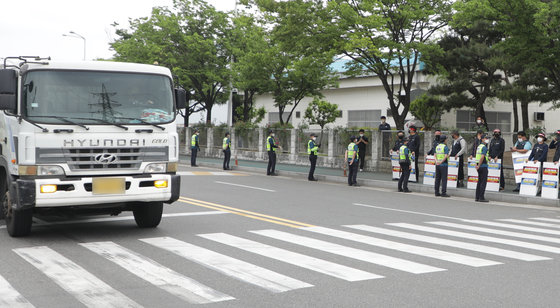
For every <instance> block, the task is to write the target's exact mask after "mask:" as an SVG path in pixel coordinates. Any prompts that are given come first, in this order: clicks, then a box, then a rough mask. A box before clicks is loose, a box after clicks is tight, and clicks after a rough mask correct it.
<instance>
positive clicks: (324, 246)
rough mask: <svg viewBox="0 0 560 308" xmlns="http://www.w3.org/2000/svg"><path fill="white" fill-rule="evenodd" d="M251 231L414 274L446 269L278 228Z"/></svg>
mask: <svg viewBox="0 0 560 308" xmlns="http://www.w3.org/2000/svg"><path fill="white" fill-rule="evenodd" d="M250 232H252V233H255V234H259V235H262V236H267V237H270V238H274V239H277V240H281V241H285V242H289V243H293V244H297V245H302V246H305V247H309V248H313V249H317V250H321V251H326V252H329V253H333V254H337V255H340V256H344V257H347V258H352V259H356V260H360V261H364V262H369V263H373V264H377V265H381V266H386V267H389V268H393V269H397V270H401V271H405V272H409V273H413V274H424V273H432V272H439V271H445V269H443V268H438V267H433V266H429V265H425V264H420V263H416V262H412V261H408V260H404V259H399V258H395V257H390V256H386V255H382V254H378V253H374V252H369V251H365V250H361V249H356V248H352V247H348V246H342V245H338V244H334V243H329V242H325V241H321V240H316V239H312V238H309V237H304V236H299V235H295V234H290V233H287V232H282V231H277V230H259V231H250Z"/></svg>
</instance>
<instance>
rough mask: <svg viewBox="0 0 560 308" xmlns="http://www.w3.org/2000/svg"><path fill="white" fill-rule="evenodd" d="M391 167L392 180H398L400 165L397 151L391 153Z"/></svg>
mask: <svg viewBox="0 0 560 308" xmlns="http://www.w3.org/2000/svg"><path fill="white" fill-rule="evenodd" d="M391 169H392V170H393V172H392V173H393V180H398V179H399V178H400V177H401V165H400V164H399V152H393V153H392V154H391Z"/></svg>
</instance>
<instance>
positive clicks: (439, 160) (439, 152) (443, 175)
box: [434, 135, 449, 197]
mask: <svg viewBox="0 0 560 308" xmlns="http://www.w3.org/2000/svg"><path fill="white" fill-rule="evenodd" d="M446 140H447V136H445V135H441V136H440V138H439V142H440V143H439V144H438V145H437V147H436V151H435V152H436V182H435V185H434V188H435V195H436V197H440V196H441V197H449V195H448V194H447V166H448V165H447V159H449V148H448V147H447V145H445V141H446ZM440 183H441V194H440V193H439V186H440Z"/></svg>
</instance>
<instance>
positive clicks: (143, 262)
mask: <svg viewBox="0 0 560 308" xmlns="http://www.w3.org/2000/svg"><path fill="white" fill-rule="evenodd" d="M497 220H498V221H503V220H499V219H497ZM463 222H464V223H462V224H457V223H450V222H444V221H436V222H424V223H423V224H428V225H437V226H442V227H448V228H455V229H463V230H468V231H469V232H473V233H467V232H459V231H454V230H451V229H440V228H433V227H428V226H425V225H420V224H409V223H390V224H387V225H389V226H391V227H393V228H404V229H409V230H413V231H415V232H418V233H411V232H402V231H398V230H394V229H387V228H380V227H375V226H369V225H347V226H343V227H345V228H350V229H353V230H357V231H363V232H369V233H370V234H371V233H375V234H383V235H386V236H392V237H397V238H402V239H404V240H406V241H419V242H425V243H429V244H430V245H442V246H449V247H454V248H459V249H463V250H466V251H472V252H477V253H483V254H488V255H494V256H499V257H500V258H501V259H500V260H502V259H504V258H510V259H516V260H522V261H540V260H550V259H551V258H549V257H547V256H539V255H534V254H529V253H525V252H518V251H513V250H507V249H502V248H496V247H492V246H487V245H480V244H475V243H471V242H472V241H482V242H491V243H496V244H499V245H500V246H502V245H509V246H515V247H520V248H523V249H529V250H538V251H544V252H547V253H559V251H558V249H560V248H559V247H554V246H548V245H542V244H537V243H533V242H525V241H518V240H512V239H511V238H523V239H527V240H533V241H539V242H543V241H544V240H549V242H553V243H560V242H558V241H557V240H559V239H558V238H555V237H552V236H542V235H536V234H531V233H522V232H520V231H530V230H525V228H527V226H526V225H524V224H519V225H515V224H513V222H511V223H507V224H505V225H507V226H499V225H495V226H494V228H486V227H480V224H479V223H477V222H479V221H469V220H463ZM490 222H492V221H490ZM514 226H518V227H519V229H518V230H517V232H514V231H505V230H502V229H498V228H506V229H513V228H514ZM537 229H540V230H547V229H544V228H537ZM291 230H294V229H291ZM550 231H554V230H552V229H551V230H550ZM302 232H303V233H306V232H307V233H306V235H315V236H317V237H319V238H322V239H318V238H311V237H308V236H302V235H299V234H296V233H302ZM474 232H476V233H474ZM531 232H533V231H531ZM248 233H249V234H254V236H260V239H268V240H267V242H270V241H273V242H274V241H282V242H288V243H290V244H291V245H299V246H303V247H305V248H307V249H309V250H311V251H312V252H313V251H322V252H327V253H329V254H336V255H338V256H342V257H344V258H348V259H356V260H360V261H364V262H367V263H371V264H375V265H380V266H384V267H387V268H390V269H394V270H399V271H405V272H409V273H413V274H426V273H433V272H441V271H445V270H446V269H445V268H444V267H439V266H438V267H436V266H432V265H426V264H423V263H421V262H413V261H409V260H406V257H404V258H403V257H399V258H397V257H393V256H390V255H385V254H379V253H375V252H372V251H370V250H363V249H357V248H353V247H349V246H345V245H341V244H338V243H336V244H335V243H332V242H331V241H330V240H333V239H336V240H338V241H340V240H343V241H349V242H352V243H360V244H366V245H367V248H369V249H371V247H372V246H373V247H381V248H383V249H387V250H393V251H399V252H403V253H406V254H407V255H408V254H415V255H418V256H420V257H425V258H430V259H437V260H441V261H444V262H451V263H456V264H459V265H462V266H471V267H481V266H493V265H500V264H502V263H501V262H498V261H494V260H489V259H485V258H480V257H473V256H469V255H466V254H463V253H461V254H460V253H455V252H448V251H444V250H438V249H433V248H428V247H422V246H418V245H411V244H405V243H400V242H398V241H393V240H385V239H381V238H377V237H374V236H370V235H363V234H359V233H354V232H348V231H345V230H338V229H333V228H325V227H319V226H303V227H300V228H299V229H297V230H294V231H293V233H292V232H284V231H279V230H273V229H267V230H255V231H249V232H248ZM421 233H435V234H439V235H441V236H445V237H451V238H453V237H455V238H457V237H458V238H464V239H468V240H470V241H471V242H461V241H458V240H452V239H448V238H443V237H434V236H427V235H422V234H421ZM481 233H486V234H491V235H492V236H486V235H481ZM500 235H501V236H504V237H507V238H504V237H495V236H500ZM198 236H199V237H200V238H203V239H206V240H208V241H213V242H217V243H220V244H223V245H227V247H234V248H236V249H239V250H243V251H245V252H249V253H253V254H256V255H259V256H263V257H266V258H269V259H273V260H277V261H281V262H283V263H287V264H289V265H291V266H297V267H298V268H303V269H305V270H308V271H313V272H316V273H320V274H324V275H328V276H330V277H333V278H335V279H342V280H346V281H349V282H354V281H366V280H374V279H382V278H384V277H383V276H381V275H378V274H376V273H372V272H370V271H369V270H367V271H366V270H363V269H358V268H354V267H350V266H347V265H342V264H339V263H336V262H332V261H327V260H324V259H320V258H317V257H312V256H310V255H307V254H303V253H300V252H298V253H296V252H293V251H290V250H288V249H286V248H279V247H276V246H273V245H270V244H265V243H261V241H259V240H256V241H255V240H250V239H247V238H244V237H242V236H236V235H231V234H227V233H210V234H198ZM550 240H554V241H550ZM140 241H142V242H144V243H147V244H149V245H151V246H152V247H156V248H159V249H163V250H165V251H168V252H172V253H174V254H176V255H177V256H179V257H181V258H184V259H185V260H188V261H190V262H194V263H197V264H199V265H201V266H203V267H206V268H208V269H211V270H213V271H217V272H219V273H221V274H223V275H225V276H228V277H230V278H232V279H236V280H238V281H241V282H243V283H246V284H249V285H252V286H255V287H259V288H263V289H265V290H267V291H269V292H272V293H281V292H287V291H292V290H298V289H304V288H310V287H313V285H312V284H310V283H308V282H305V281H301V280H298V279H295V278H292V277H289V276H286V275H284V274H281V273H279V272H275V271H272V270H269V269H266V268H264V267H260V266H257V265H255V264H252V263H249V262H246V261H243V260H241V259H236V258H233V257H230V256H228V255H224V254H221V253H218V252H216V251H214V250H210V249H206V248H202V247H200V246H196V245H193V244H190V243H188V242H185V241H181V240H177V239H174V238H170V237H157V238H145V239H140ZM79 246H80V247H83V248H84V249H87V250H89V251H91V252H92V253H94V256H99V257H101V258H104V259H106V260H108V261H110V262H112V263H113V264H114V265H115V266H116V268H118V269H121V270H124V271H127V272H128V273H131V274H132V275H134V276H135V277H136V278H137V279H140V280H143V281H145V282H147V283H149V284H151V285H152V286H154V287H156V288H159V289H162V290H164V291H166V292H168V293H169V294H171V295H173V296H175V297H177V298H178V299H180V300H182V301H184V302H186V303H190V304H204V303H214V302H223V301H230V300H234V299H235V298H234V297H233V296H231V295H228V294H225V293H222V292H221V291H218V290H215V289H213V288H212V287H211V286H206V285H204V284H202V283H200V282H198V281H196V280H194V279H192V278H190V277H187V276H185V275H184V274H182V273H179V272H177V271H174V270H172V269H170V268H168V267H166V266H165V265H163V264H160V263H158V262H157V261H156V260H154V259H151V258H148V257H146V256H143V255H141V254H139V253H137V252H135V251H133V250H130V249H129V248H126V247H124V246H121V245H119V244H116V243H114V242H110V241H105V242H90V243H80V244H79ZM218 248H219V247H218ZM13 251H14V252H15V253H16V255H17V256H19V257H21V258H22V259H24V260H25V261H27V262H28V263H30V264H31V265H33V267H35V268H36V269H37V270H38V271H39V272H41V273H43V274H44V275H45V276H47V277H48V278H49V279H51V280H52V281H53V282H54V283H56V284H57V285H58V286H60V288H61V289H62V290H64V291H65V292H67V293H68V294H70V295H71V296H73V297H74V298H75V299H76V300H78V301H79V302H81V303H82V304H84V305H85V306H87V307H99V306H103V307H140V304H139V303H137V302H136V301H135V300H134V299H131V298H129V297H127V296H126V295H124V294H123V293H121V292H120V291H118V290H117V288H116V287H115V286H110V284H108V283H106V282H104V281H102V280H101V279H100V278H98V277H97V276H96V275H94V273H90V272H89V271H88V270H87V269H85V268H83V267H82V266H80V265H78V264H77V263H75V262H73V261H72V260H70V259H68V258H66V257H65V256H63V255H62V254H60V253H58V252H56V251H55V250H53V249H51V248H49V247H46V246H37V247H29V248H17V249H13ZM0 274H1V273H0ZM228 293H229V292H228ZM33 304H36V305H38V306H41V303H32V302H30V301H28V300H27V299H26V298H24V296H23V295H22V294H20V293H19V292H18V291H17V290H16V289H15V288H14V287H13V286H12V285H11V284H10V282H9V281H8V280H6V279H5V278H4V277H2V276H1V275H0V307H22V308H28V307H34V305H33Z"/></svg>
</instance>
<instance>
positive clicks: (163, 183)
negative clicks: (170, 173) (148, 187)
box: [154, 180, 167, 188]
mask: <svg viewBox="0 0 560 308" xmlns="http://www.w3.org/2000/svg"><path fill="white" fill-rule="evenodd" d="M154 186H155V187H156V188H167V181H166V180H157V181H154Z"/></svg>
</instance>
